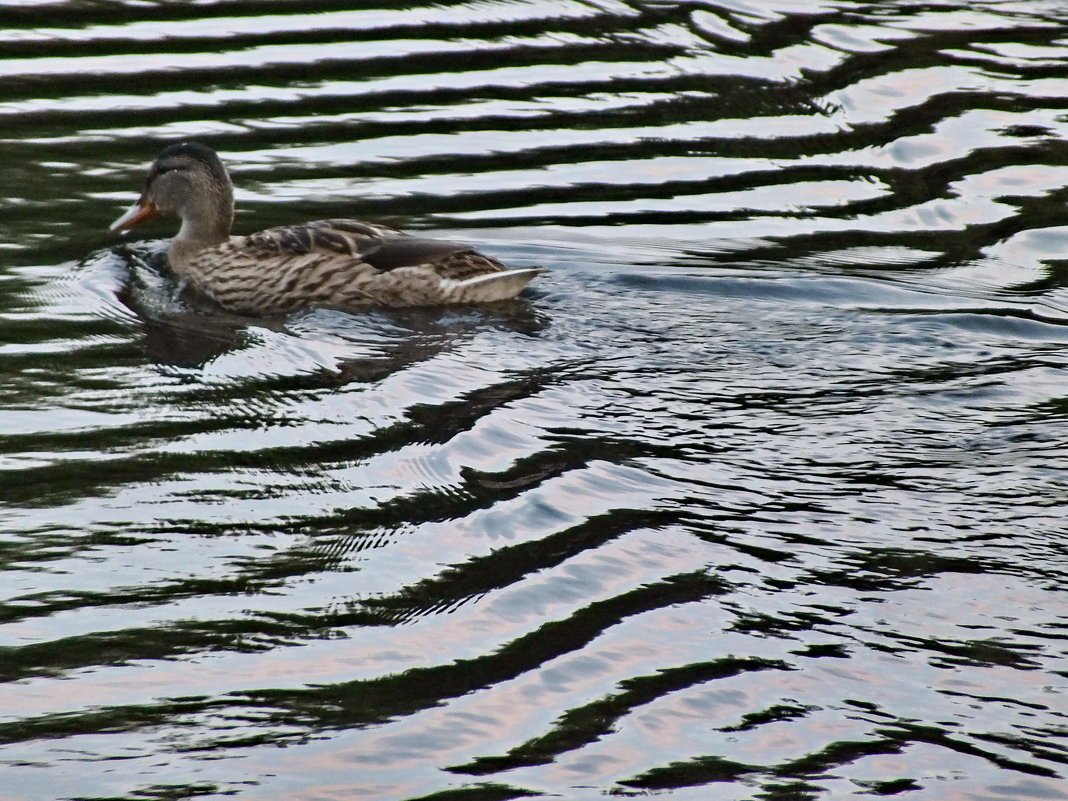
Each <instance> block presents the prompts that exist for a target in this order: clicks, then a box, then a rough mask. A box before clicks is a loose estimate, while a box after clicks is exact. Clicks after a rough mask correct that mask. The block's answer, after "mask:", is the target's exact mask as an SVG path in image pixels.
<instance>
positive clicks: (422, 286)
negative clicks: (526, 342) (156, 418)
mask: <svg viewBox="0 0 1068 801" xmlns="http://www.w3.org/2000/svg"><path fill="white" fill-rule="evenodd" d="M173 266H174V268H175V271H176V272H178V273H179V274H180V275H182V276H183V277H185V278H187V279H188V280H190V281H191V282H192V283H193V284H195V285H196V286H197V287H198V288H199V289H200V290H202V291H203V292H205V293H206V294H208V295H209V296H211V297H212V298H213V299H214V300H216V301H217V302H218V303H219V304H221V305H222V306H224V307H226V308H228V309H230V310H232V311H235V312H239V313H245V314H271V313H285V312H291V311H296V310H299V309H305V308H314V307H324V308H342V309H358V308H365V307H367V306H392V307H405V306H437V305H442V304H448V303H477V302H485V301H492V300H504V299H507V298H511V297H514V296H515V295H516V294H518V293H519V292H520V291H521V290H522V289H523V287H524V286H526V284H527V283H528V282H529V281H530V280H531V279H532V278H533V277H534V276H535V275H537V274H538V273H540V272H542V270H541V269H540V268H527V269H519V270H509V269H508V268H506V267H505V266H504V265H503V264H501V263H500V262H498V261H497V260H496V259H492V258H490V257H488V256H484V255H482V254H480V253H478V252H476V251H475V250H473V249H472V248H470V247H469V246H467V245H462V244H458V243H455V242H447V241H443V240H438V239H425V238H421V237H416V236H410V235H408V234H404V233H401V232H400V231H396V230H394V229H392V228H386V227H383V226H377V225H371V224H369V223H363V222H359V221H356V220H319V221H317V222H310V223H303V224H301V225H291V226H284V227H280V228H269V229H267V230H265V231H260V232H258V233H255V234H250V235H249V236H237V237H232V238H231V239H230V240H229V241H228V242H225V243H223V244H221V245H217V246H215V247H210V248H206V249H204V250H200V251H198V252H196V253H194V254H192V255H191V256H190V257H188V258H187V259H184V260H183V261H182V262H180V263H175V264H174V265H173Z"/></svg>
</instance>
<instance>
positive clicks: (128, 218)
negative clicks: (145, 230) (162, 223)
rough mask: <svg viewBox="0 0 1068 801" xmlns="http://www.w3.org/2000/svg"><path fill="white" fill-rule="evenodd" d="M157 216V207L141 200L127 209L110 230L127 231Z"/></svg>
mask: <svg viewBox="0 0 1068 801" xmlns="http://www.w3.org/2000/svg"><path fill="white" fill-rule="evenodd" d="M155 216H156V207H155V206H153V205H152V204H151V203H149V202H148V201H147V200H139V201H137V202H136V203H134V204H133V205H132V206H130V208H128V209H126V212H125V213H124V214H123V215H122V216H121V217H119V219H117V220H115V222H113V223H112V224H111V227H110V228H109V229H108V230H110V231H125V230H127V229H129V228H133V227H134V226H135V225H140V224H141V223H143V222H144V221H145V220H148V219H150V218H152V217H155Z"/></svg>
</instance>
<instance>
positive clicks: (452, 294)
mask: <svg viewBox="0 0 1068 801" xmlns="http://www.w3.org/2000/svg"><path fill="white" fill-rule="evenodd" d="M543 272H545V268H544V267H522V268H520V269H518V270H505V271H504V272H499V273H486V274H485V275H476V276H475V277H474V278H465V279H464V280H463V281H450V282H449V283H451V284H452V286H450V287H448V289H447V290H446V292H447V293H448V295H449V298H450V300H451V302H453V303H490V302H492V301H495V300H509V299H511V298H514V297H515V296H516V295H518V294H519V293H520V292H522V291H523V289H524V288H525V287H526V285H527V284H529V283H530V282H531V280H532V279H533V278H534V277H535V276H538V275H540V274H541V273H543Z"/></svg>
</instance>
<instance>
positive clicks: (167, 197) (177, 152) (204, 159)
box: [111, 142, 234, 233]
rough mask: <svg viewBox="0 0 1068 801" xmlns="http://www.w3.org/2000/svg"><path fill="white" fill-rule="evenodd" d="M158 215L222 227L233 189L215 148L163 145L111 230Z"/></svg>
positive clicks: (227, 219)
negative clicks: (134, 198) (137, 195)
mask: <svg viewBox="0 0 1068 801" xmlns="http://www.w3.org/2000/svg"><path fill="white" fill-rule="evenodd" d="M160 214H175V215H177V216H179V217H181V218H182V220H183V221H184V222H185V223H187V224H194V225H196V226H198V227H206V226H212V227H215V228H225V231H226V232H227V233H229V230H230V225H231V223H232V222H233V216H234V188H233V184H232V183H231V182H230V175H229V173H227V171H226V167H224V166H223V163H222V162H221V161H220V160H219V157H218V156H217V155H216V153H215V151H214V150H212V149H211V148H210V147H206V146H205V145H202V144H199V143H197V142H181V143H179V144H176V145H171V146H170V147H167V148H165V149H164V150H163V151H161V152H160V154H159V155H158V156H156V159H155V161H153V162H152V166H151V167H150V168H149V170H148V179H147V180H146V181H145V189H144V192H142V193H141V197H140V199H139V200H138V201H137V202H136V203H134V204H133V205H132V206H130V208H129V209H127V210H126V213H125V214H123V215H122V216H121V217H119V219H117V220H115V222H113V223H112V224H111V230H112V231H124V230H126V229H128V228H133V227H134V226H135V225H139V224H140V223H142V222H145V221H146V220H149V219H151V218H153V217H155V216H157V215H160Z"/></svg>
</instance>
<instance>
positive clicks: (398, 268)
mask: <svg viewBox="0 0 1068 801" xmlns="http://www.w3.org/2000/svg"><path fill="white" fill-rule="evenodd" d="M156 213H173V214H177V215H178V216H179V217H181V219H182V227H181V230H180V231H179V232H178V235H177V236H176V237H175V238H174V240H173V241H172V243H171V247H170V250H169V252H168V260H169V262H170V264H171V268H172V269H173V270H174V272H175V274H176V275H177V276H179V277H180V278H181V279H183V280H185V281H188V282H189V283H191V284H192V285H194V286H195V287H196V288H197V289H199V290H200V291H201V292H203V293H204V294H206V295H208V296H209V297H211V298H213V299H214V300H215V301H216V302H218V303H219V304H220V305H221V306H223V307H225V308H227V309H229V310H231V311H235V312H238V313H241V314H253V315H257V314H276V313H285V312H292V311H297V310H299V309H306V308H313V307H325V308H341V309H361V308H366V307H368V306H391V307H404V306H438V305H445V304H451V303H478V302H485V301H493V300H505V299H508V298H512V297H515V295H517V294H518V293H519V292H520V291H522V289H523V287H525V286H526V285H527V283H528V282H529V281H530V280H531V279H532V278H533V277H534V276H535V275H537V274H538V273H540V272H542V269H541V268H537V267H530V268H525V269H516V270H510V269H508V268H507V267H505V266H504V265H503V264H501V263H500V262H499V261H497V260H495V259H492V258H490V257H489V256H484V255H482V254H481V253H478V252H476V251H474V250H472V249H471V248H470V247H468V246H466V245H461V244H457V243H455V242H446V241H442V240H437V239H425V238H421V237H416V236H410V235H408V234H405V233H402V232H400V231H396V230H394V229H392V228H386V227H384V226H379V225H372V224H370V223H364V222H359V221H357V220H318V221H316V222H309V223H303V224H300V225H289V226H283V227H279V228H269V229H267V230H264V231H259V232H257V233H254V234H250V235H248V236H230V224H231V221H232V219H233V189H232V185H231V183H230V178H229V175H228V174H227V172H226V169H225V167H223V165H222V162H221V161H219V159H218V156H216V155H215V153H214V151H212V150H211V149H209V148H207V147H205V146H203V145H199V144H196V143H193V142H184V143H182V144H179V145H172V146H171V147H168V148H166V149H165V150H164V151H163V152H161V153H160V154H159V156H157V157H156V160H155V161H154V162H153V163H152V167H151V168H150V170H149V176H148V180H147V182H146V185H145V191H144V193H143V194H142V196H141V199H140V200H139V201H138V202H137V203H136V204H135V205H134V206H133V207H131V209H130V210H129V211H128V212H127V213H126V214H125V215H123V216H122V217H120V218H119V219H118V220H116V221H115V223H114V224H113V225H112V228H113V229H122V228H128V227H132V226H133V225H136V224H137V223H139V222H141V221H142V220H144V219H147V218H148V217H150V216H153V215H154V214H156Z"/></svg>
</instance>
